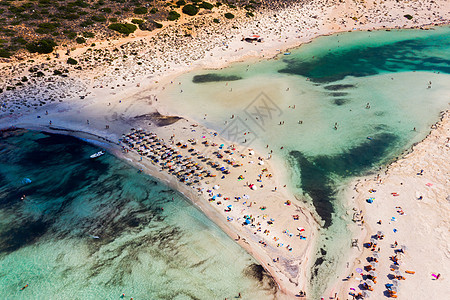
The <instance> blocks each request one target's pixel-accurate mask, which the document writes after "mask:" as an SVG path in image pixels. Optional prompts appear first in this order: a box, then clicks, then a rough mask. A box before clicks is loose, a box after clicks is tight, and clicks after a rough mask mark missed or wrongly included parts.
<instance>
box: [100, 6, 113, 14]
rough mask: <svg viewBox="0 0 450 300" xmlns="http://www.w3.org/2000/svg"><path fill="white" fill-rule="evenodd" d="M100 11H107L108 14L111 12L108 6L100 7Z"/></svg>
mask: <svg viewBox="0 0 450 300" xmlns="http://www.w3.org/2000/svg"><path fill="white" fill-rule="evenodd" d="M100 11H101V12H104V13H107V14H110V13H111V8H109V7H104V8H102V9H100Z"/></svg>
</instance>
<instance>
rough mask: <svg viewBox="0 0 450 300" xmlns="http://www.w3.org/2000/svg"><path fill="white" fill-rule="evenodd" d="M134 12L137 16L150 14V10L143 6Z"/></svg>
mask: <svg viewBox="0 0 450 300" xmlns="http://www.w3.org/2000/svg"><path fill="white" fill-rule="evenodd" d="M133 12H134V14H136V15H145V14H146V13H148V10H147V8H145V7H142V6H141V7H136V8H135V9H134V10H133Z"/></svg>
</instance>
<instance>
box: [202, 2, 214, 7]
mask: <svg viewBox="0 0 450 300" xmlns="http://www.w3.org/2000/svg"><path fill="white" fill-rule="evenodd" d="M199 6H200V7H201V8H204V9H213V7H214V5H212V4H211V3H208V2H205V1H203V2H202V3H201V4H200V5H199Z"/></svg>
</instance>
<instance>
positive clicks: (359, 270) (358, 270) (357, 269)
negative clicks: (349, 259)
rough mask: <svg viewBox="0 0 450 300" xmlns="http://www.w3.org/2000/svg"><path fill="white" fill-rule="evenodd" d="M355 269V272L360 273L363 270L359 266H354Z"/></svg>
mask: <svg viewBox="0 0 450 300" xmlns="http://www.w3.org/2000/svg"><path fill="white" fill-rule="evenodd" d="M355 271H356V273H358V274H360V273H362V271H363V270H362V269H361V268H356V270H355Z"/></svg>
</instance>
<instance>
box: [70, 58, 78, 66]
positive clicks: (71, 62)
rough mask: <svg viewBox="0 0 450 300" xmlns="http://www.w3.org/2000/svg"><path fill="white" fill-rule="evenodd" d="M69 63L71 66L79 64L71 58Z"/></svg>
mask: <svg viewBox="0 0 450 300" xmlns="http://www.w3.org/2000/svg"><path fill="white" fill-rule="evenodd" d="M67 63H68V64H69V65H77V64H78V61H76V60H75V59H73V58H72V57H69V58H68V59H67Z"/></svg>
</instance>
